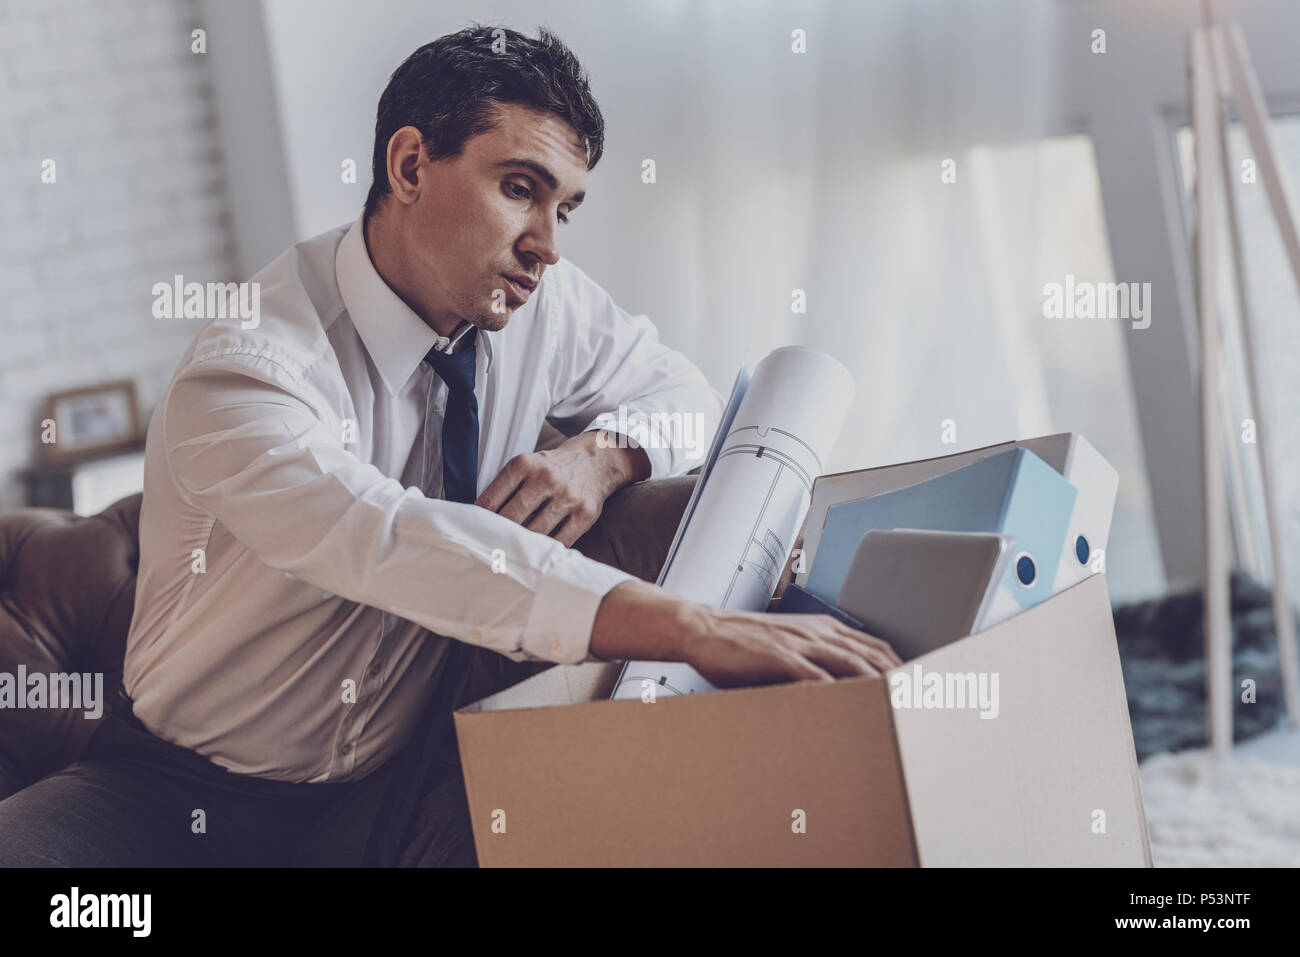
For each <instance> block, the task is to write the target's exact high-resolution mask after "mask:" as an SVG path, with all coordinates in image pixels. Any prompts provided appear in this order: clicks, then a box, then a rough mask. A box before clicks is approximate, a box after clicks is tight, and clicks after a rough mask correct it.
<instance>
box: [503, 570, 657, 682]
mask: <svg viewBox="0 0 1300 957" xmlns="http://www.w3.org/2000/svg"><path fill="white" fill-rule="evenodd" d="M635 579H636V576H635V575H632V574H629V573H628V572H625V571H622V570H621V569H618V568H615V567H613V566H612V565H606V564H604V563H602V562H598V561H596V560H594V559H591V558H588V557H587V556H585V555H583V554H582V553H581V552H578V551H574V550H573V549H566V550H565V552H564V553H563V555H562V556H561V557H560V559H559V561H557V562H556V563H555V564H554V565H553V566H552V567H551V570H550V571H548V572H547V573H546V576H545V577H544V578H543V579H542V583H541V585H540V587H538V589H537V592H536V594H535V595H534V596H533V608H532V611H531V612H530V613H529V616H528V624H527V625H526V626H524V639H523V650H524V651H525V652H527V653H528V654H530V655H533V656H535V657H536V658H539V659H541V660H544V661H554V662H556V663H557V664H562V665H576V664H581V663H582V662H584V661H601V660H603V659H601V658H596V657H594V656H592V655H591V654H590V648H591V629H592V626H593V625H594V624H595V622H596V611H597V610H598V609H599V608H600V602H601V600H602V599H603V598H604V597H605V595H606V593H608V592H609V591H610V589H612V588H613V587H614V586H615V585H621V584H622V583H623V582H625V581H633V580H635Z"/></svg>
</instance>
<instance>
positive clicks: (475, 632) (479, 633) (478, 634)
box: [469, 628, 483, 641]
mask: <svg viewBox="0 0 1300 957" xmlns="http://www.w3.org/2000/svg"><path fill="white" fill-rule="evenodd" d="M469 636H470V637H471V638H473V639H474V640H475V641H482V640H483V629H481V628H474V629H471V631H470V633H469Z"/></svg>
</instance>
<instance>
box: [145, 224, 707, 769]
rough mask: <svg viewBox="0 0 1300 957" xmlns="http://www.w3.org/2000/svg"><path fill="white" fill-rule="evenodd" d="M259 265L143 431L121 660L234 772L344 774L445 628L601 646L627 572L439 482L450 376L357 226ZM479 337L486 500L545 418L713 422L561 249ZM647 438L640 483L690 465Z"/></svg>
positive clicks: (153, 704) (665, 352) (581, 649)
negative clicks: (243, 295)
mask: <svg viewBox="0 0 1300 957" xmlns="http://www.w3.org/2000/svg"><path fill="white" fill-rule="evenodd" d="M253 281H254V282H260V283H261V300H260V305H261V315H260V322H259V324H258V325H257V326H256V327H255V328H249V329H243V328H241V320H240V318H239V317H238V316H236V317H235V318H231V319H213V320H211V321H210V322H208V323H207V324H206V325H205V326H204V327H203V328H202V329H201V330H200V331H199V332H198V334H197V337H196V338H195V340H194V342H193V344H192V345H191V346H190V348H189V350H188V351H187V352H186V354H185V356H184V357H183V358H182V360H181V362H180V366H179V368H178V369H177V371H176V373H175V375H174V376H173V378H172V380H171V383H170V384H169V386H168V388H167V390H166V392H165V393H164V395H163V397H162V399H161V401H160V402H159V404H158V407H157V408H156V410H155V411H154V414H153V417H152V420H151V421H150V425H149V432H148V440H147V447H146V453H145V481H144V503H143V507H142V509H141V514H140V564H139V573H138V579H137V583H136V597H135V614H134V617H133V619H132V621H131V629H130V632H129V634H128V637H127V649H126V661H125V673H124V684H125V687H126V691H127V693H128V694H129V695H130V696H131V698H132V699H133V700H134V702H135V712H136V714H137V716H138V717H139V718H140V719H141V720H142V721H143V722H144V724H145V725H146V727H148V728H149V729H150V730H151V731H152V732H153V733H155V734H156V735H158V736H159V737H162V738H165V739H167V740H169V741H172V742H174V743H176V744H179V745H181V746H183V747H186V748H190V749H192V750H195V751H197V752H199V753H200V754H203V755H205V756H206V757H208V758H209V759H210V760H212V761H214V762H216V763H217V764H220V765H222V766H224V767H226V768H229V769H230V770H232V771H235V772H238V773H242V774H250V775H256V776H261V777H267V778H274V779H278V780H286V781H310V782H321V781H346V780H355V779H358V778H361V777H364V776H365V775H366V774H368V773H369V772H370V771H373V770H374V769H375V768H376V767H378V766H379V765H380V764H381V763H383V762H384V761H385V760H387V759H388V758H389V757H391V756H392V755H393V754H395V753H396V751H397V750H398V749H400V748H401V747H402V746H403V745H404V744H405V743H406V742H407V741H408V740H409V739H410V737H411V735H412V734H413V733H414V731H415V728H414V725H415V723H416V722H417V720H418V719H419V716H420V714H421V712H422V710H423V707H424V704H425V702H426V701H427V689H428V688H429V687H430V682H431V680H432V679H433V677H434V675H435V673H436V672H437V669H438V667H439V663H440V661H441V660H442V658H443V653H444V651H445V650H446V647H447V640H446V638H444V637H440V636H447V638H451V639H457V640H460V641H464V642H469V643H472V644H476V645H482V646H486V647H488V648H491V649H493V650H495V651H498V652H500V653H501V654H503V655H506V656H507V657H509V658H511V659H512V660H515V661H523V660H545V661H554V662H560V663H576V662H581V661H585V660H595V659H594V658H593V657H592V656H590V654H589V650H588V646H589V643H590V640H591V627H592V623H593V621H594V619H595V615H596V610H597V607H598V606H599V604H600V601H601V599H602V597H603V596H604V595H605V593H606V592H608V591H609V590H610V589H611V588H613V587H614V586H615V585H617V584H619V583H621V582H623V581H626V580H628V579H630V578H632V576H631V575H629V574H627V573H625V572H622V571H620V570H618V569H615V568H612V567H610V566H607V565H603V564H600V563H599V562H595V561H592V560H591V559H588V558H586V557H585V556H583V555H582V554H581V553H579V552H577V551H575V550H573V549H570V548H565V547H564V546H563V545H562V544H561V543H560V542H558V541H556V540H555V539H553V538H550V537H548V536H546V535H542V534H539V533H536V532H532V531H529V530H527V529H525V528H523V527H522V526H521V525H519V524H517V523H515V522H512V521H510V520H509V519H506V518H503V517H502V516H500V515H498V514H496V513H494V512H490V511H488V510H487V509H484V508H481V507H479V506H476V505H472V504H464V503H459V502H449V501H446V500H445V499H442V498H441V495H442V491H441V490H442V459H441V456H440V454H439V453H440V449H441V435H442V412H443V409H444V407H445V402H446V394H447V387H446V385H445V384H444V383H443V382H442V381H441V380H440V379H439V377H438V376H437V375H436V373H434V371H433V370H432V368H430V367H429V365H428V364H427V363H425V362H423V361H422V360H423V358H424V356H425V355H426V354H427V353H428V352H429V350H430V349H431V348H434V347H435V346H439V345H441V346H444V347H445V346H447V345H449V343H448V340H447V339H446V338H445V337H440V336H439V335H438V334H437V333H435V332H434V331H433V330H432V329H431V328H429V327H428V326H427V325H425V323H424V322H423V321H421V319H420V318H419V317H418V316H417V315H416V314H415V313H414V312H413V311H412V310H411V309H410V308H409V307H408V306H406V304H405V303H403V302H402V300H401V299H400V298H399V297H398V296H397V294H396V293H394V292H393V290H392V289H391V288H390V287H389V286H388V285H387V284H386V283H385V282H384V281H383V280H382V279H381V278H380V276H379V274H378V273H377V272H376V271H375V268H374V266H373V264H372V263H371V260H370V257H369V254H368V252H367V249H366V244H365V239H364V233H363V230H362V226H361V220H360V218H358V219H357V221H356V222H354V223H352V224H351V225H350V226H341V227H338V228H336V229H334V230H331V231H330V232H327V233H323V234H322V235H320V236H316V237H314V238H312V239H309V240H306V241H304V242H301V243H298V244H296V245H295V246H293V247H292V248H290V249H289V250H287V251H286V252H285V253H284V254H283V255H281V256H280V257H279V258H277V259H276V260H275V261H274V262H272V263H271V264H270V265H269V266H267V267H266V268H265V269H264V270H262V272H260V273H259V274H258V275H256V276H255V277H253ZM173 321H174V320H173ZM467 329H468V327H462V330H461V331H460V332H459V333H458V339H459V335H460V334H463V332H464V331H467ZM477 348H478V357H477V363H476V366H477V371H476V383H475V394H476V396H477V398H478V406H479V474H478V491H479V492H480V493H481V492H482V491H483V489H485V488H486V487H487V485H488V484H489V483H490V482H491V481H492V479H493V478H495V477H496V475H497V474H498V473H499V472H500V471H501V469H502V468H503V467H504V466H505V464H506V463H507V462H508V461H509V460H510V459H511V458H512V457H513V456H515V455H518V454H520V453H522V452H529V451H532V450H533V448H534V447H535V446H536V443H537V438H538V434H539V432H540V431H541V428H542V424H543V421H544V420H545V419H547V418H550V419H551V420H552V422H553V424H555V425H556V426H557V427H559V428H561V429H562V430H564V431H576V430H577V429H587V428H601V427H603V428H610V429H616V428H617V423H616V421H615V418H614V417H613V416H610V415H604V416H602V417H601V419H600V422H599V423H597V422H596V421H594V420H595V419H596V418H597V416H598V415H601V414H602V413H612V412H613V411H614V410H616V409H617V408H618V407H619V406H620V404H625V405H626V407H627V408H628V410H630V411H629V414H631V412H633V411H634V412H641V413H654V412H658V413H668V412H673V411H677V412H681V413H697V412H698V413H701V414H702V415H703V416H705V419H704V421H705V422H706V425H707V430H706V439H707V438H708V437H709V436H711V435H712V433H713V431H716V428H717V425H718V422H719V421H720V419H721V413H722V405H723V399H722V396H721V395H720V394H719V393H718V392H717V391H716V390H714V389H713V388H712V387H710V386H709V384H708V382H707V381H706V380H705V379H704V377H703V375H702V374H701V373H700V372H699V370H698V369H697V368H696V367H695V366H694V365H693V364H692V363H690V362H689V361H688V360H687V359H686V358H685V357H684V356H682V355H681V354H680V353H678V352H676V351H674V350H672V349H669V348H667V347H666V346H664V345H663V344H661V343H660V342H659V338H658V333H657V331H656V329H655V327H654V325H653V324H652V323H651V322H650V320H649V319H648V318H646V317H644V316H639V317H633V316H631V315H629V314H628V313H627V312H625V311H624V310H622V309H620V308H619V307H618V306H617V305H615V303H614V302H613V300H612V299H611V298H610V296H609V294H608V293H606V292H605V291H604V290H603V289H601V288H600V286H598V285H597V284H596V283H595V282H593V281H592V280H591V279H590V278H588V277H587V276H586V275H585V274H584V273H583V272H582V271H581V270H580V269H578V268H577V267H576V266H574V265H573V264H572V263H570V262H569V261H567V260H564V259H561V260H560V261H559V262H558V263H557V264H556V265H554V266H551V267H549V268H548V269H546V271H545V272H544V274H543V277H542V280H541V282H540V283H539V284H538V286H537V288H536V289H535V290H534V292H533V294H532V295H531V296H530V297H529V299H528V301H527V303H525V304H524V305H523V306H521V307H519V308H518V309H517V310H516V311H515V312H514V314H513V315H512V316H511V317H510V320H509V322H507V323H506V326H505V328H503V329H501V330H498V331H495V332H485V331H484V330H482V329H480V330H479V331H478V336H477ZM426 410H427V411H428V415H427V417H426ZM629 431H631V430H629ZM426 437H427V439H428V442H427V443H426ZM706 447H707V446H706ZM426 448H427V455H426ZM645 448H646V452H647V454H648V456H649V459H650V465H651V478H662V477H665V476H670V475H680V474H683V473H685V472H686V471H688V470H689V469H691V468H694V467H695V466H696V465H699V464H701V463H700V461H699V460H693V459H691V458H689V457H688V455H689V450H688V449H685V448H681V447H677V448H654V447H650V446H648V445H647V446H645ZM426 458H427V462H426ZM426 472H428V473H429V474H426ZM421 488H423V489H425V492H421ZM426 493H427V494H426ZM494 566H495V568H494Z"/></svg>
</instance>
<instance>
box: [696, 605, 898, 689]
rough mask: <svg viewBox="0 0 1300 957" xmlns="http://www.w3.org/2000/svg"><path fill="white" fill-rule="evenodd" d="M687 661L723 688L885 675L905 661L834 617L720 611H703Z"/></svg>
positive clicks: (878, 642) (704, 608)
mask: <svg viewBox="0 0 1300 957" xmlns="http://www.w3.org/2000/svg"><path fill="white" fill-rule="evenodd" d="M698 607H699V608H700V609H701V611H700V617H701V619H702V620H701V624H700V626H699V630H698V631H697V632H696V633H695V634H694V635H691V636H690V637H688V638H686V639H685V640H684V641H683V643H682V646H681V650H682V651H683V652H684V653H685V658H684V659H683V660H684V661H685V662H686V663H687V664H689V665H690V666H691V667H692V668H694V669H695V670H696V671H698V672H699V673H700V674H701V675H703V676H704V677H705V678H706V679H707V680H708V681H709V682H710V683H711V684H713V685H716V686H717V687H719V688H737V687H745V686H749V685H763V684H774V683H778V682H782V681H802V680H805V679H814V680H818V681H833V680H835V679H836V678H847V677H851V676H853V675H876V674H884V673H885V672H886V671H888V670H889V669H891V668H894V667H897V666H898V665H901V664H902V663H903V662H902V660H901V659H900V658H899V657H898V655H897V654H895V652H894V649H893V648H891V647H890V646H889V644H888V643H887V642H885V641H882V640H881V639H879V638H873V637H872V636H871V635H868V634H866V633H864V632H861V631H858V630H856V629H854V628H850V627H848V626H847V625H845V624H842V623H841V622H839V621H837V620H836V619H835V618H833V617H831V616H830V615H780V614H767V613H763V612H752V611H720V610H718V609H714V608H708V607H706V606H703V605H701V606H698Z"/></svg>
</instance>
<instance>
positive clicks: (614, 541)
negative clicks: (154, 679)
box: [0, 426, 696, 799]
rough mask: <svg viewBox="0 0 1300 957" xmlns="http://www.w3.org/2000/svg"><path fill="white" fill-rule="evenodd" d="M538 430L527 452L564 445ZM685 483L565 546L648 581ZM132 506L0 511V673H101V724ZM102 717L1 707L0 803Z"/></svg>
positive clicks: (109, 690)
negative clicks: (534, 446) (90, 511)
mask: <svg viewBox="0 0 1300 957" xmlns="http://www.w3.org/2000/svg"><path fill="white" fill-rule="evenodd" d="M548 430H549V432H548V431H543V433H542V437H541V438H540V439H539V443H538V448H546V447H549V446H550V445H553V444H554V443H555V442H556V441H557V437H558V439H559V440H562V439H563V436H559V435H558V433H554V430H550V429H549V426H548ZM695 482H696V475H695V474H694V473H692V474H691V475H685V476H679V477H676V478H669V479H659V480H654V481H644V482H638V483H635V484H633V485H630V486H627V487H625V488H623V489H620V490H619V491H618V492H616V493H615V494H614V495H612V496H610V498H609V500H608V501H607V502H606V504H605V508H604V511H603V513H602V514H601V517H600V519H599V520H598V521H597V523H596V524H595V525H594V526H593V527H592V528H591V529H590V530H589V531H588V532H587V534H586V535H584V536H583V537H582V539H580V540H579V541H578V543H577V544H576V546H575V547H576V548H578V549H579V550H580V551H581V552H582V553H583V554H585V555H587V556H588V557H590V558H594V559H596V560H597V561H601V562H604V563H606V564H609V565H614V566H616V567H618V568H622V569H624V570H626V571H628V572H629V573H631V574H634V575H636V576H637V577H639V578H642V579H644V580H646V581H654V580H655V579H656V578H657V577H658V574H659V570H660V567H661V566H662V564H663V561H664V558H665V557H666V556H667V554H668V548H669V545H670V544H671V543H672V538H673V534H674V533H675V531H676V529H677V525H678V522H679V521H680V518H681V515H682V512H683V511H684V510H685V508H686V503H687V501H688V499H689V498H690V495H691V492H692V490H693V489H694V486H695ZM140 501H141V495H139V494H136V495H133V496H130V497H128V498H124V499H122V500H121V501H119V502H116V503H115V504H113V505H111V506H109V507H108V508H106V509H104V510H103V511H102V512H100V513H99V514H98V515H95V516H91V517H81V516H77V515H75V514H73V513H72V512H71V511H66V510H61V509H49V508H24V509H18V510H15V511H11V512H8V513H6V514H3V515H0V573H2V574H3V585H2V590H0V673H8V674H11V675H16V674H17V673H18V667H19V665H23V666H25V669H26V672H27V673H28V674H33V673H38V672H39V673H44V674H49V673H51V672H80V673H86V672H91V673H93V672H103V674H104V689H103V698H102V704H103V716H107V715H108V714H109V713H111V709H112V707H113V704H114V702H115V701H116V695H117V690H118V688H120V687H121V684H122V659H123V656H124V654H125V649H126V635H127V630H128V628H129V626H130V623H131V613H132V609H133V607H134V604H135V576H136V569H137V566H138V560H139V540H138V533H139V522H140ZM102 720H103V717H100V718H99V719H90V718H87V717H85V715H84V712H83V711H82V710H74V709H56V708H41V709H26V708H24V709H11V708H4V709H0V799H3V798H5V797H7V796H8V795H10V794H13V793H14V792H16V791H18V790H21V789H22V788H24V787H26V786H27V785H29V784H31V783H33V782H35V781H37V780H39V779H40V778H42V777H44V776H45V775H47V774H49V773H51V772H53V771H56V770H58V769H60V768H62V767H64V766H66V765H67V764H69V763H71V762H72V761H74V760H76V758H77V757H78V755H80V754H81V751H82V749H83V748H84V747H85V745H86V743H87V742H88V741H89V740H90V737H91V735H92V734H94V732H95V730H96V728H97V727H98V726H99V722H100V721H102Z"/></svg>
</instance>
